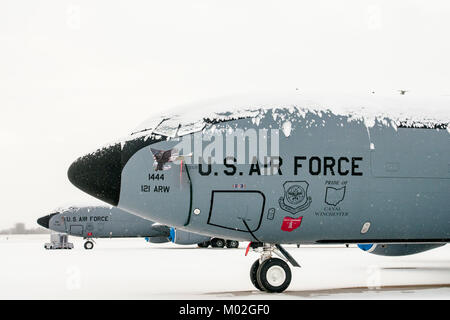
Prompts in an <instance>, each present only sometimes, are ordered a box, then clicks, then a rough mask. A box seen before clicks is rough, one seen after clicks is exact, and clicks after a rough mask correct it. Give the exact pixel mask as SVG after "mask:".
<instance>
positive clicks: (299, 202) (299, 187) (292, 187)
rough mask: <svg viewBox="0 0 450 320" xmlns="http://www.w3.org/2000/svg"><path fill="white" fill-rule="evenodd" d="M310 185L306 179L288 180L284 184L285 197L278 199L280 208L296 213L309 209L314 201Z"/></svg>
mask: <svg viewBox="0 0 450 320" xmlns="http://www.w3.org/2000/svg"><path fill="white" fill-rule="evenodd" d="M308 187H309V184H308V182H306V181H286V182H285V183H284V184H283V188H284V197H280V199H279V200H278V203H279V205H280V208H281V209H283V210H284V211H287V212H289V213H292V214H294V215H295V214H297V213H299V212H301V211H303V210H306V209H308V208H309V206H310V205H311V201H312V199H311V197H309V196H308Z"/></svg>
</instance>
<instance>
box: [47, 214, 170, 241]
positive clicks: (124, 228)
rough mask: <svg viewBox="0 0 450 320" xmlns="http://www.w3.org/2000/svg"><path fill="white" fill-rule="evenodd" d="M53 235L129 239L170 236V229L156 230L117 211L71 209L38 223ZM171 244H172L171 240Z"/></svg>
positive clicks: (51, 215)
mask: <svg viewBox="0 0 450 320" xmlns="http://www.w3.org/2000/svg"><path fill="white" fill-rule="evenodd" d="M38 223H39V224H40V225H42V226H44V227H46V228H48V229H50V230H52V231H56V232H62V233H67V234H69V235H72V236H78V237H83V238H128V237H161V238H166V239H167V237H168V236H169V227H165V226H161V227H162V228H154V224H155V223H154V222H152V221H149V220H146V219H142V218H140V217H137V216H136V215H133V214H131V213H128V212H126V211H123V210H121V209H119V208H115V207H103V206H90V207H71V208H68V209H64V210H61V212H56V213H53V214H50V215H48V216H44V217H42V218H40V219H38ZM167 241H169V240H168V239H167Z"/></svg>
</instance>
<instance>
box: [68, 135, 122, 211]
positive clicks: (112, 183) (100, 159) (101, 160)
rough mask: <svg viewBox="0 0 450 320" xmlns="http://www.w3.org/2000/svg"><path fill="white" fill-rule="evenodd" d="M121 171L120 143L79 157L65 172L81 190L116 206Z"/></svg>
mask: <svg viewBox="0 0 450 320" xmlns="http://www.w3.org/2000/svg"><path fill="white" fill-rule="evenodd" d="M121 173H122V163H121V146H120V143H118V144H115V145H113V146H110V147H106V148H102V149H99V150H97V151H96V152H94V153H91V154H88V155H86V156H84V157H81V158H79V159H78V160H76V161H75V162H74V163H72V165H71V166H70V168H69V171H68V173H67V175H68V177H69V180H70V182H72V184H73V185H75V186H76V187H77V188H79V189H81V190H82V191H84V192H86V193H88V194H90V195H91V196H94V197H96V198H98V199H100V200H102V201H105V202H107V203H109V204H111V205H113V206H117V204H118V203H119V196H120V178H121Z"/></svg>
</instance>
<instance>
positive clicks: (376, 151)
mask: <svg viewBox="0 0 450 320" xmlns="http://www.w3.org/2000/svg"><path fill="white" fill-rule="evenodd" d="M402 99H403V100H402ZM330 101H331V102H330ZM343 101H344V102H342V101H340V102H339V103H340V104H341V105H344V106H346V102H345V100H343ZM433 103H434V104H433ZM436 104H441V105H442V102H440V101H439V102H433V101H431V100H430V101H427V100H423V101H422V100H418V101H416V100H414V99H413V98H409V97H408V96H407V95H405V96H400V95H399V96H398V97H396V98H392V99H376V97H368V98H367V99H366V100H364V99H362V100H357V101H356V102H355V101H353V100H352V101H351V102H348V105H349V106H360V105H363V106H366V105H367V108H368V109H367V110H371V109H370V108H371V107H372V106H379V105H384V107H385V108H384V110H387V112H386V116H380V115H377V117H374V118H373V119H372V120H371V121H369V120H368V118H364V117H360V116H359V114H355V113H352V112H348V113H347V112H341V111H339V110H338V109H333V100H332V99H331V100H328V101H327V102H320V101H319V102H316V100H314V99H312V100H309V99H300V100H299V101H293V102H292V103H281V104H279V105H276V104H273V105H272V104H271V103H269V102H268V103H267V104H266V105H263V104H262V105H261V107H258V106H259V105H258V104H251V105H246V104H243V105H242V107H241V108H240V109H239V110H241V111H242V110H244V111H247V110H250V107H252V109H251V112H250V111H249V112H244V111H242V112H235V113H232V112H228V113H227V111H229V110H228V109H227V108H222V109H221V110H220V111H221V112H216V113H212V112H209V111H208V112H206V111H205V113H204V114H200V115H199V116H198V119H197V123H195V122H191V121H190V120H189V122H187V121H186V122H183V115H181V116H179V118H176V117H175V118H170V117H168V118H164V119H170V120H168V121H171V122H170V123H169V124H167V123H165V122H167V120H164V119H163V120H160V121H159V122H158V121H156V122H155V123H156V124H155V125H154V126H153V127H151V128H150V129H148V130H147V131H143V132H140V133H139V134H134V135H132V136H130V137H129V138H128V139H127V140H126V141H122V142H120V143H119V142H118V143H117V144H115V145H111V146H109V147H105V148H102V149H99V150H98V151H97V152H95V153H92V154H89V155H86V156H84V157H81V158H80V159H78V160H77V161H75V162H74V163H73V164H72V166H71V167H70V169H69V173H68V175H69V179H70V180H71V182H72V183H73V184H75V185H76V186H77V187H79V188H80V189H82V190H84V191H85V192H87V193H89V194H91V195H93V196H95V197H97V198H99V199H101V200H103V201H105V202H108V203H110V204H112V205H115V206H118V207H119V208H122V209H124V210H127V211H129V212H133V213H135V214H137V215H139V216H141V217H145V218H147V219H151V220H154V221H158V222H160V223H163V224H167V225H172V226H175V227H177V228H181V229H184V230H188V231H191V232H198V233H202V234H207V235H210V236H215V237H223V238H231V239H236V240H242V241H245V240H247V241H260V242H267V243H295V244H296V243H390V242H392V243H396V242H412V243H416V242H417V243H429V242H439V243H443V242H448V241H449V239H450V134H449V130H448V119H447V118H445V119H444V120H443V121H437V120H430V119H429V117H426V116H425V117H419V116H417V117H415V114H417V113H415V114H412V115H409V114H408V113H407V112H406V113H404V114H401V115H399V116H397V115H396V116H392V117H390V116H389V111H390V110H394V109H395V108H396V107H398V106H402V107H403V108H404V109H405V110H409V109H408V108H409V107H410V106H411V110H413V109H414V110H416V109H418V106H419V109H420V106H421V107H422V108H424V109H427V108H433V107H434V106H435V105H436ZM255 106H256V107H255ZM225 107H226V104H225ZM230 107H236V104H230ZM445 107H446V108H450V104H449V101H448V99H447V100H446V101H444V104H443V108H444V109H445ZM374 108H375V107H374ZM444 109H443V110H444ZM189 110H194V109H189ZM336 110H338V111H336ZM382 114H383V113H381V115H382ZM436 116H437V117H439V114H437V115H436ZM173 119H175V120H173ZM158 123H159V124H158ZM183 129H186V130H183ZM188 129H192V130H191V131H189V130H188ZM237 129H241V130H242V131H243V132H240V133H238V134H237V133H236V130H237ZM265 130H266V131H265ZM277 130H278V134H277V133H276V131H277ZM196 133H197V134H198V133H202V134H203V138H201V139H200V142H198V137H197V138H196V137H195V134H196ZM255 133H256V140H254V139H255V138H254V134H255ZM215 134H217V135H216V136H217V137H223V138H224V139H225V140H226V139H229V140H227V141H231V140H233V141H234V142H235V143H236V144H235V145H233V146H232V147H230V148H227V143H223V144H220V143H217V144H214V143H215V141H216V139H214V137H215ZM208 135H209V137H213V138H209V139H208V138H205V136H208ZM232 135H236V136H235V137H234V138H231V136H232ZM267 137H268V138H267ZM191 138H192V139H191ZM263 138H264V139H263ZM183 139H185V141H184V140H183ZM196 139H197V140H196ZM252 139H253V140H252ZM188 140H190V141H191V143H189V142H186V141H188ZM217 140H219V138H217ZM252 141H253V143H252ZM239 142H243V145H239ZM199 144H201V146H200V147H199V146H198V145H199ZM196 146H197V149H198V150H200V152H198V150H196ZM151 149H153V152H152V150H151ZM211 149H215V151H214V152H210V151H211ZM253 149H255V150H256V154H257V155H260V154H261V151H264V150H266V149H267V150H270V152H272V151H273V152H272V154H270V152H269V156H268V157H265V158H264V157H259V156H258V157H257V158H254V157H253V158H251V157H249V159H245V160H243V161H240V160H239V158H242V157H241V154H239V153H240V152H241V153H242V152H243V153H244V154H252V150H253ZM276 149H278V150H276ZM155 150H161V151H169V150H172V151H171V152H169V154H170V155H171V156H172V159H169V158H168V157H166V158H165V159H164V160H160V161H164V163H162V162H158V161H157V159H156V158H155V156H154V154H155ZM239 150H240V151H239ZM191 154H192V155H191ZM205 154H206V156H205ZM264 154H265V153H264ZM208 155H212V156H213V157H215V158H214V159H211V161H210V160H209V159H208ZM175 159H177V160H175ZM197 159H199V161H197ZM198 162H199V163H198ZM209 162H212V163H211V164H209Z"/></svg>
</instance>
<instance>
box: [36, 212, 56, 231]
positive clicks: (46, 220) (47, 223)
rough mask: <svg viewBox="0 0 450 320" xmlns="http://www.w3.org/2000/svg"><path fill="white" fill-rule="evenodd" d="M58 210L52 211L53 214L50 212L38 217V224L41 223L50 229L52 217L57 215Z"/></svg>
mask: <svg viewBox="0 0 450 320" xmlns="http://www.w3.org/2000/svg"><path fill="white" fill-rule="evenodd" d="M57 214H58V212H56V213H52V214H48V215H46V216H43V217H40V218H39V219H37V223H38V225H40V226H41V227H44V228H46V229H49V228H50V227H49V226H50V219H51V218H52V217H53V216H54V215H57Z"/></svg>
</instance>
